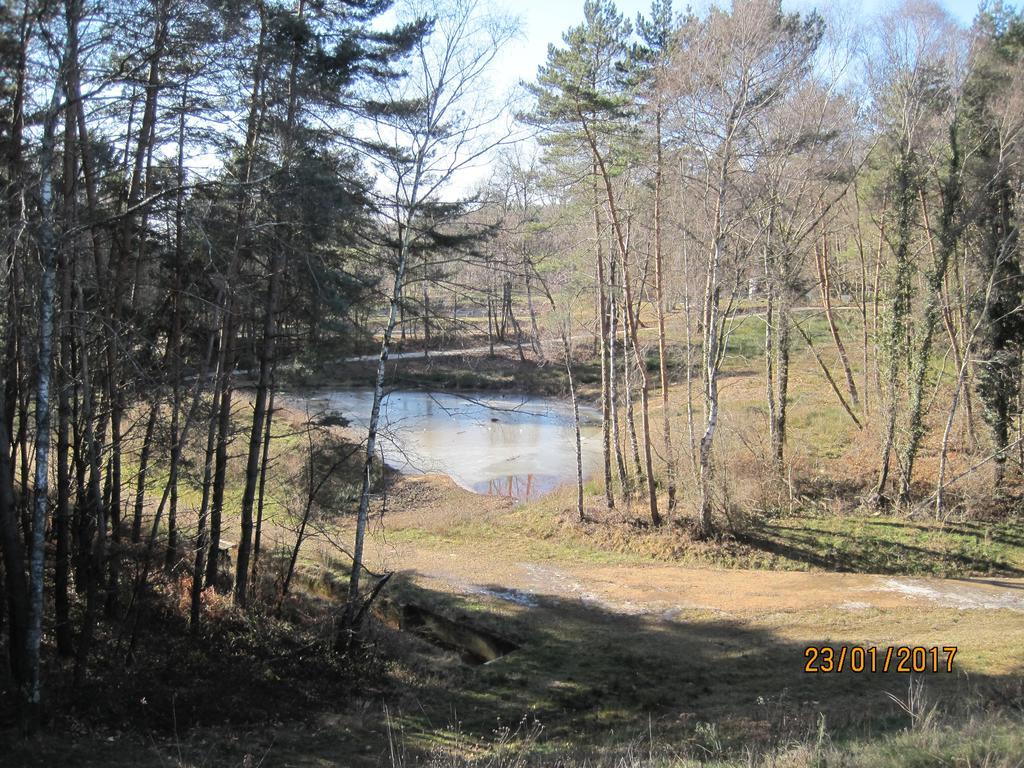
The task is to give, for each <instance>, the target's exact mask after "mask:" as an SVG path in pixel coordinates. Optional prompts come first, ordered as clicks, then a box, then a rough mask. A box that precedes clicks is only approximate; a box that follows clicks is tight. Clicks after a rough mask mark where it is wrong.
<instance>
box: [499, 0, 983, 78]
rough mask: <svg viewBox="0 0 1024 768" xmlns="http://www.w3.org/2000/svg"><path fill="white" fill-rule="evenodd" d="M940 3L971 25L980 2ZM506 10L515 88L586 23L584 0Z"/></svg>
mask: <svg viewBox="0 0 1024 768" xmlns="http://www.w3.org/2000/svg"><path fill="white" fill-rule="evenodd" d="M615 4H616V6H617V7H618V9H619V11H620V12H621V13H622V14H623V15H624V16H626V17H627V18H629V19H631V20H632V19H635V18H636V15H637V13H639V12H643V13H645V14H646V13H647V12H648V11H649V10H650V7H651V3H650V0H616V3H615ZM941 4H942V5H943V6H944V7H945V8H946V9H947V10H948V11H949V12H950V14H951V15H952V16H954V17H955V18H957V19H959V20H960V21H961V22H962V23H963V24H965V25H966V24H970V23H971V21H972V19H973V18H974V15H975V13H976V11H977V9H978V3H977V0H941ZM674 5H676V6H678V9H679V10H682V9H684V8H685V7H686V2H685V0H676V3H675V4H674ZM691 5H692V6H693V8H694V9H695V10H698V11H700V10H703V9H704V8H705V7H707V5H708V3H707V2H706V0H696V1H695V2H691ZM783 5H784V6H788V7H789V8H791V9H793V10H805V9H810V8H820V9H822V10H825V9H826V8H827V7H828V6H829V5H830V3H829V2H827V1H824V2H811V1H810V0H789V1H788V2H787V0H783ZM852 5H854V6H856V5H859V6H860V8H861V14H863V15H864V17H865V19H866V18H868V17H870V16H871V15H873V14H874V13H877V12H878V11H880V10H883V9H884V8H885V7H887V6H888V5H889V3H887V2H886V1H885V0H864V1H863V2H860V3H855V2H854V3H852ZM504 8H505V9H506V10H507V11H508V12H509V13H512V14H515V15H517V16H519V17H520V19H521V22H522V26H523V30H522V34H521V36H520V38H519V39H518V40H515V41H513V42H512V43H511V44H509V45H508V46H507V48H506V50H505V51H504V53H503V54H502V55H501V57H500V59H499V60H498V61H497V62H496V72H495V75H494V80H495V84H496V85H503V86H504V85H512V84H514V83H516V82H518V81H519V80H531V79H533V77H534V76H535V75H536V73H537V67H538V66H539V65H541V64H543V63H544V59H545V58H546V57H547V50H548V44H549V43H555V44H556V45H560V44H561V42H562V33H563V32H565V31H566V30H567V29H569V27H571V26H574V25H576V24H579V23H580V22H581V21H582V20H583V0H514V1H513V2H511V3H509V4H508V5H507V6H504Z"/></svg>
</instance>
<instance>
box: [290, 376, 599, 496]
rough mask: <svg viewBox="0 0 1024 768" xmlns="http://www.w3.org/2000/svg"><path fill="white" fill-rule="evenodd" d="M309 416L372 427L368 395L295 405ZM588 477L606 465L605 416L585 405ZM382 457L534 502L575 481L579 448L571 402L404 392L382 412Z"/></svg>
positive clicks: (408, 469) (321, 396)
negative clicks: (602, 425)
mask: <svg viewBox="0 0 1024 768" xmlns="http://www.w3.org/2000/svg"><path fill="white" fill-rule="evenodd" d="M290 399H291V400H292V401H293V403H295V404H296V405H299V406H300V407H301V406H304V405H308V406H309V408H310V411H311V413H313V414H322V415H324V416H340V417H342V418H344V419H345V420H347V421H349V422H351V423H352V424H353V425H355V426H362V427H366V426H367V425H368V424H369V420H370V408H371V406H372V405H373V391H372V390H370V389H338V390H327V391H323V390H321V391H316V392H311V393H309V394H308V395H307V396H306V397H303V398H301V399H300V398H298V397H294V396H293V397H292V398H290ZM580 421H581V423H582V430H581V433H582V447H583V450H582V453H583V476H584V478H585V479H586V478H587V477H589V476H590V475H591V474H593V472H594V471H596V469H597V468H598V466H599V464H600V462H601V430H600V426H599V424H600V414H599V413H598V412H597V411H596V410H595V409H593V408H590V407H586V406H580ZM379 428H380V431H379V435H378V438H377V440H378V451H380V452H382V453H383V456H384V460H385V462H386V463H387V464H388V465H389V466H391V467H393V468H395V469H397V470H399V471H401V472H405V473H407V474H445V475H448V477H450V478H451V479H452V480H454V481H455V482H456V483H458V484H459V485H460V486H462V487H463V488H466V489H467V490H470V491H474V492H476V493H481V494H490V495H500V496H511V497H513V498H516V499H519V500H526V499H534V498H537V497H538V496H541V495H543V494H545V493H549V492H550V491H552V490H554V489H555V488H557V487H559V486H561V485H567V484H573V483H575V482H576V442H575V434H574V429H573V417H572V405H571V403H570V402H568V400H566V401H562V400H558V399H554V398H545V397H527V396H519V395H494V394H453V393H450V392H423V391H416V390H398V391H393V392H390V393H388V394H386V395H385V398H384V401H383V403H382V405H381V417H380V425H379Z"/></svg>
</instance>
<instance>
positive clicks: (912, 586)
mask: <svg viewBox="0 0 1024 768" xmlns="http://www.w3.org/2000/svg"><path fill="white" fill-rule="evenodd" d="M370 551H371V555H370V562H372V563H373V564H374V565H375V566H376V567H377V568H381V569H384V568H388V569H396V570H399V571H403V572H411V573H412V574H414V575H415V577H416V578H418V579H422V580H425V581H426V582H429V583H430V585H431V586H433V587H435V588H436V587H439V586H440V587H442V588H445V589H446V590H451V591H456V592H464V593H467V594H471V593H480V594H491V595H493V596H494V597H497V598H499V599H503V600H509V601H512V602H519V603H522V604H524V605H530V604H533V603H535V602H536V599H537V598H538V597H544V596H552V597H560V598H571V599H577V600H580V601H582V602H584V603H591V604H595V605H600V606H601V607H603V608H605V609H608V610H614V611H617V612H620V613H626V614H668V615H671V614H672V613H673V612H678V611H681V610H688V609H702V610H708V611H715V612H719V613H722V614H724V615H737V616H742V615H749V614H757V613H763V612H774V611H794V610H820V609H830V608H838V609H842V610H850V611H856V610H863V609H866V608H881V609H897V608H915V607H919V608H952V609H958V610H966V609H987V610H998V609H1008V610H1011V611H1017V612H1021V617H1020V626H1021V630H1022V631H1024V579H1002V578H1001V579H982V578H972V579H937V578H910V577H894V576H875V575H866V574H847V573H823V572H793V571H743V570H724V569H706V568H682V567H677V566H673V565H648V566H607V565H596V564H589V563H587V564H571V563H558V564H557V565H556V564H552V563H546V562H545V563H539V562H529V561H519V560H513V559H506V558H503V557H502V556H501V554H500V551H499V552H496V551H494V550H492V549H488V550H487V552H486V556H481V554H482V553H481V552H480V551H479V550H478V549H476V548H473V549H472V550H470V551H467V550H462V549H458V548H457V549H451V548H450V547H446V548H443V549H442V548H439V547H435V546H431V545H424V544H417V543H413V544H410V543H405V542H402V543H397V544H396V543H393V542H390V543H389V542H385V541H383V540H381V539H377V540H375V543H374V544H373V545H371V548H370Z"/></svg>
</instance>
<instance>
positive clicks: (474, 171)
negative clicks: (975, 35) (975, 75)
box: [376, 0, 979, 198]
mask: <svg viewBox="0 0 1024 768" xmlns="http://www.w3.org/2000/svg"><path fill="white" fill-rule="evenodd" d="M410 1H411V2H413V3H414V4H419V3H422V2H423V0H410ZM427 2H429V0H427ZM712 2H713V0H689V2H688V1H687V0H674V3H673V7H674V8H675V10H677V11H682V10H685V9H686V7H687V6H688V5H689V6H690V7H692V8H693V10H694V11H696V12H697V13H702V12H704V11H705V10H706V9H707V8H708V6H709V5H711V4H712ZM727 2H728V0H717V4H725V3H727ZM897 2H898V0H838V2H836V1H835V0H782V3H783V7H784V8H786V9H787V10H793V11H809V10H812V9H818V10H820V11H821V12H823V13H824V14H825V16H826V17H827V16H828V15H829V13H828V12H829V11H830V10H831V9H833V8H834V7H835V6H840V7H841V8H843V9H844V13H843V16H844V17H846V18H847V19H851V20H854V19H857V18H861V19H863V23H865V24H866V23H868V22H869V20H870V18H871V17H872V16H874V15H875V14H877V13H879V12H881V11H883V10H885V9H886V8H888V7H891V6H893V5H895V4H896V3H897ZM938 2H939V3H940V4H941V5H942V6H943V7H944V8H946V10H947V11H948V12H949V13H950V15H951V16H953V17H954V18H955V19H957V20H959V21H960V22H961V23H962V24H963V25H964V26H969V25H970V24H971V21H972V20H973V19H974V16H975V14H976V13H977V9H978V2H979V0H938ZM583 3H584V0H483V2H482V6H483V7H484V8H487V9H489V10H491V11H496V12H497V13H501V14H508V15H510V16H512V17H513V18H517V19H518V21H519V25H520V33H519V35H518V36H517V37H516V38H515V39H514V40H512V41H511V42H509V43H507V44H506V45H505V46H504V48H503V49H502V51H500V52H499V54H498V56H497V58H496V59H495V61H494V62H493V64H492V66H491V71H490V73H489V75H488V76H487V81H488V83H487V87H489V88H490V90H491V91H492V93H494V95H495V96H496V97H497V98H498V99H499V100H502V101H503V100H504V98H503V97H504V95H505V94H509V93H510V92H512V91H514V90H516V88H517V86H518V84H519V83H520V82H522V81H526V82H529V81H532V80H533V79H534V78H535V77H536V74H537V68H538V67H539V66H540V65H542V64H543V63H544V61H545V60H546V58H547V51H548V46H549V45H550V44H555V45H561V44H562V34H563V33H564V32H565V31H566V30H568V29H569V28H570V27H573V26H576V25H578V24H580V23H581V22H582V21H583ZM615 5H616V7H617V8H618V9H619V11H620V12H621V13H622V14H623V15H624V16H625V17H626V18H627V19H629V20H631V21H635V19H636V16H637V14H638V13H641V12H642V13H644V14H645V15H646V14H648V13H649V11H650V7H651V0H615ZM402 6H403V0H397V2H396V7H395V9H393V10H392V11H391V12H389V13H387V14H384V15H383V16H382V17H380V18H378V19H377V22H376V25H379V26H380V27H381V28H388V27H390V26H391V25H392V24H393V23H394V21H395V13H396V10H397V9H398V8H401V7H402ZM520 97H522V94H521V92H520ZM520 103H521V104H522V106H526V104H525V103H523V102H520ZM489 166H490V160H489V158H481V161H480V162H479V163H478V164H476V165H475V166H474V167H471V168H464V169H462V170H461V171H460V172H459V173H458V174H456V176H455V178H454V179H453V181H452V184H451V185H450V186H449V188H448V189H447V190H446V191H445V193H443V194H445V196H450V197H453V198H455V197H462V196H464V195H467V194H470V193H472V191H473V190H474V189H475V188H476V187H477V186H478V185H479V184H480V183H481V182H484V181H486V179H487V178H488V177H489V176H490V175H491V173H492V171H491V169H490V167H489Z"/></svg>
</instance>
